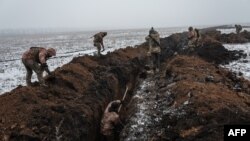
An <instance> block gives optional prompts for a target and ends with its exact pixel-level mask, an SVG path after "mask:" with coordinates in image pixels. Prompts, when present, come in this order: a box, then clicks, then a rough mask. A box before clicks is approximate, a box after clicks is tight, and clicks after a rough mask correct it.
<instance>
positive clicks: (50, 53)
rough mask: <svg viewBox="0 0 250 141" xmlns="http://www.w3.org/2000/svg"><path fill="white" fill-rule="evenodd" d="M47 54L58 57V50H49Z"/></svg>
mask: <svg viewBox="0 0 250 141" xmlns="http://www.w3.org/2000/svg"><path fill="white" fill-rule="evenodd" d="M47 53H48V54H49V56H56V50H55V49H53V48H49V49H48V50H47Z"/></svg>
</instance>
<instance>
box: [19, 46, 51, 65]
mask: <svg viewBox="0 0 250 141" xmlns="http://www.w3.org/2000/svg"><path fill="white" fill-rule="evenodd" d="M47 59H48V58H47V50H46V49H45V48H42V47H31V48H30V49H29V50H28V51H26V52H25V53H24V54H23V56H22V60H24V61H27V60H32V61H34V62H36V63H40V64H44V63H46V61H47Z"/></svg>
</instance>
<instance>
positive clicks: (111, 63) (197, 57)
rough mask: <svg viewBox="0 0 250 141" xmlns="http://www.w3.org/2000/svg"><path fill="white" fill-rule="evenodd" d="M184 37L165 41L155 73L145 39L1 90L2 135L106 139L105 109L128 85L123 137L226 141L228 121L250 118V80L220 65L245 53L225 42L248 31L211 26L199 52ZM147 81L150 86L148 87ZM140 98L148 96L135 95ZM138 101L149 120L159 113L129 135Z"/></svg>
mask: <svg viewBox="0 0 250 141" xmlns="http://www.w3.org/2000/svg"><path fill="white" fill-rule="evenodd" d="M186 34H187V33H179V34H174V35H171V36H169V37H166V38H164V39H161V43H162V49H163V52H162V56H161V71H160V72H159V73H158V74H155V75H153V74H148V73H146V71H147V69H148V68H147V67H145V66H146V64H147V62H148V58H147V56H146V52H147V44H146V43H143V44H141V45H139V46H137V47H127V48H126V49H119V50H117V51H114V52H112V53H108V54H107V55H105V56H102V57H100V58H98V57H95V56H82V57H78V58H74V59H73V60H72V61H71V62H70V63H68V64H65V65H64V66H62V67H61V68H57V69H56V70H55V71H54V72H53V73H54V77H47V78H46V83H47V84H48V85H49V87H40V86H38V84H37V83H36V84H34V86H33V87H23V86H19V87H18V88H16V89H14V90H12V91H11V92H9V93H6V94H4V95H1V96H0V139H2V140H4V141H8V140H10V141H29V140H30V141H68V140H70V141H71V140H72V141H98V140H101V136H100V134H99V130H100V126H99V125H100V120H101V117H102V114H103V111H104V109H105V107H106V105H107V104H108V103H109V102H110V101H111V100H114V99H121V97H122V96H123V93H124V91H125V88H126V86H128V87H129V92H128V96H127V98H126V100H125V106H124V107H125V108H123V109H122V111H121V118H122V121H123V122H124V124H125V127H124V128H123V130H122V131H121V135H120V140H141V139H142V140H223V125H224V124H234V123H241V124H246V123H250V112H249V111H250V96H249V94H250V83H249V81H247V80H245V79H243V78H239V77H237V76H236V75H235V74H234V73H231V72H229V71H228V70H225V69H222V68H221V67H219V65H220V64H225V63H228V62H230V61H232V60H235V59H239V58H240V57H243V56H244V54H243V53H242V52H240V51H228V50H226V49H225V48H224V47H223V45H222V43H242V40H241V39H243V38H244V42H249V40H250V33H248V32H243V33H241V34H240V35H235V34H232V35H224V34H220V33H218V32H216V31H209V32H206V33H203V35H202V36H203V39H202V44H201V46H199V47H197V48H196V49H195V50H189V49H187V48H186V44H187V39H186ZM236 36H237V38H235V37H236ZM146 82H147V83H146ZM143 84H148V85H145V86H143V90H145V91H141V90H142V87H141V86H142V85H143ZM138 95H139V96H140V95H142V96H144V98H145V99H144V98H142V99H139V100H138ZM136 97H137V98H136ZM140 103H141V104H144V105H146V106H147V107H153V108H152V109H151V108H146V109H145V110H146V113H147V114H146V116H147V117H148V118H149V121H153V119H155V118H156V117H157V121H156V122H150V123H149V125H150V126H147V127H146V126H145V127H143V126H142V130H143V131H145V132H143V133H144V134H145V136H144V137H141V136H140V134H138V133H139V132H138V133H136V132H131V127H132V126H131V125H132V124H135V123H134V120H133V119H136V118H135V117H136V116H137V115H136V113H137V112H138V108H140ZM151 113H152V114H151ZM133 128H134V127H133ZM144 129H146V130H144ZM138 131H139V130H138ZM156 131H157V132H156ZM134 133H135V134H134ZM132 137H134V138H132Z"/></svg>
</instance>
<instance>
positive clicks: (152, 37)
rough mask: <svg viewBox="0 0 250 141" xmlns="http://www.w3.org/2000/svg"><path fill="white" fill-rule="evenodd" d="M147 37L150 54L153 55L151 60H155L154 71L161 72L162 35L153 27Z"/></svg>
mask: <svg viewBox="0 0 250 141" xmlns="http://www.w3.org/2000/svg"><path fill="white" fill-rule="evenodd" d="M145 39H146V40H147V41H148V43H149V50H148V56H150V57H151V60H152V62H153V70H154V72H155V71H156V72H159V68H160V53H161V47H160V35H159V33H158V32H157V31H155V30H154V28H153V27H152V28H151V29H150V30H149V35H148V36H147V37H146V38H145Z"/></svg>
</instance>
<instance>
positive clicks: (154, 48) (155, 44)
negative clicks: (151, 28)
mask: <svg viewBox="0 0 250 141" xmlns="http://www.w3.org/2000/svg"><path fill="white" fill-rule="evenodd" d="M145 39H146V40H147V41H148V43H149V51H148V52H149V53H160V52H161V48H160V35H159V33H158V32H155V33H153V34H150V35H148V36H147V37H146V38H145Z"/></svg>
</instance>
